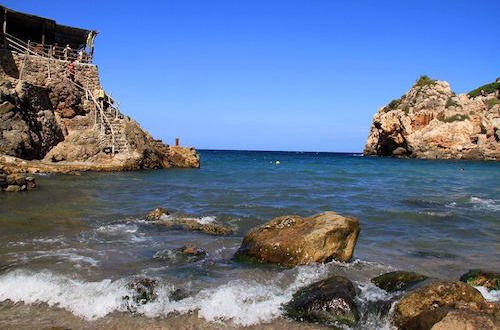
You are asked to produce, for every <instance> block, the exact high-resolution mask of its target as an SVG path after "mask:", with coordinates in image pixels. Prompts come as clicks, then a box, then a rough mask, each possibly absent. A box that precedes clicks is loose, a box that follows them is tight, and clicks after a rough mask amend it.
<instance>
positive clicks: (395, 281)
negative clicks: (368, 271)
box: [371, 271, 427, 292]
mask: <svg viewBox="0 0 500 330" xmlns="http://www.w3.org/2000/svg"><path fill="white" fill-rule="evenodd" d="M426 279H427V276H424V275H421V274H418V273H414V272H405V271H395V272H390V273H385V274H382V275H379V276H377V277H374V278H372V279H371V282H372V283H373V284H375V285H376V286H377V287H379V288H381V289H383V290H385V291H387V292H394V291H401V290H406V289H408V288H410V287H412V286H414V285H415V284H417V283H419V282H422V281H425V280H426Z"/></svg>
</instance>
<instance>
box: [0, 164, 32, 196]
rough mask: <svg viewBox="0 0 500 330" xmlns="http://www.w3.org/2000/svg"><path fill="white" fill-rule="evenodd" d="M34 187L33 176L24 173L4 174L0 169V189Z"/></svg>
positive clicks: (18, 189) (21, 189)
mask: <svg viewBox="0 0 500 330" xmlns="http://www.w3.org/2000/svg"><path fill="white" fill-rule="evenodd" d="M35 188H36V183H35V178H34V177H32V176H28V175H26V174H24V173H12V174H6V173H5V172H3V170H1V169H0V191H2V190H3V191H6V192H16V191H25V190H33V189H35Z"/></svg>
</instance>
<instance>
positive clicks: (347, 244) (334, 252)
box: [236, 212, 360, 267]
mask: <svg viewBox="0 0 500 330" xmlns="http://www.w3.org/2000/svg"><path fill="white" fill-rule="evenodd" d="M359 230H360V228H359V222H358V220H357V219H356V218H354V217H351V216H342V215H339V214H337V213H335V212H324V213H320V214H316V215H314V216H311V217H308V218H303V217H301V216H298V215H287V216H282V217H278V218H275V219H273V220H271V221H270V222H268V223H266V224H264V225H262V226H260V227H258V228H255V229H253V230H251V231H249V232H248V233H247V234H246V235H245V238H244V239H243V242H242V244H241V247H240V248H239V250H238V251H237V253H236V256H237V257H250V258H253V259H255V260H257V261H259V262H266V263H277V264H280V265H282V266H286V267H288V266H295V265H304V264H308V263H312V262H328V261H331V260H338V261H344V262H347V261H349V260H351V258H352V254H353V251H354V247H355V245H356V240H357V238H358V235H359Z"/></svg>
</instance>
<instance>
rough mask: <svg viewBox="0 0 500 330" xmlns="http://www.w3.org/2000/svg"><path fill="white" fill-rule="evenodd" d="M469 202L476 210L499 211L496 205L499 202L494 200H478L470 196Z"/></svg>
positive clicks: (499, 206)
mask: <svg viewBox="0 0 500 330" xmlns="http://www.w3.org/2000/svg"><path fill="white" fill-rule="evenodd" d="M470 202H471V203H472V204H474V206H475V207H478V208H484V209H489V210H492V211H500V205H499V204H498V202H499V200H496V199H487V198H479V197H474V196H472V197H471V198H470Z"/></svg>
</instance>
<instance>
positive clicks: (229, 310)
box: [0, 265, 327, 326]
mask: <svg viewBox="0 0 500 330" xmlns="http://www.w3.org/2000/svg"><path fill="white" fill-rule="evenodd" d="M293 271H294V272H297V273H296V274H295V280H294V281H293V282H292V283H291V284H286V283H287V282H286V281H284V279H283V276H276V277H275V278H274V279H273V280H270V281H268V282H265V283H258V282H256V281H253V280H234V281H231V282H228V283H226V284H223V285H221V286H218V287H215V288H208V289H204V290H202V291H200V292H199V293H198V294H196V295H195V296H193V297H188V298H186V299H183V300H180V301H170V300H169V298H168V296H169V295H170V293H171V292H172V290H173V287H172V286H171V285H169V284H164V285H163V286H161V287H160V288H159V290H158V299H157V300H156V301H155V302H151V303H148V304H146V305H141V306H138V308H137V312H139V313H143V314H144V315H146V316H149V317H157V316H167V315H169V314H171V313H174V312H175V313H179V314H186V313H189V312H195V311H197V313H198V316H199V317H200V318H203V319H205V320H207V321H216V322H217V321H230V322H233V323H234V324H236V325H242V326H245V325H252V324H258V323H261V322H269V321H271V320H273V319H275V318H277V317H279V316H280V315H281V309H280V307H281V305H282V304H283V303H285V302H287V301H289V300H290V299H291V298H292V295H293V293H294V292H295V291H296V290H297V289H299V288H300V287H303V286H305V285H308V284H310V283H312V282H314V281H316V280H318V279H320V278H322V277H323V276H324V275H325V274H326V272H327V266H325V265H314V266H302V267H299V268H298V269H296V270H293ZM127 283H128V280H126V279H122V280H118V281H111V280H102V281H99V282H85V281H81V280H75V279H71V278H69V277H66V276H61V275H54V274H52V273H50V272H41V273H33V272H30V271H22V270H16V271H12V272H9V273H7V274H5V275H2V276H0V301H3V300H6V299H9V300H11V301H13V302H24V303H26V304H36V303H47V304H48V305H50V306H56V307H60V308H64V309H66V310H68V311H70V312H72V313H73V314H75V315H77V316H80V317H83V318H86V319H89V320H94V319H96V318H100V317H104V316H106V315H107V314H109V313H111V312H113V311H126V305H125V304H124V302H123V297H124V296H126V295H130V294H131V292H130V290H128V289H127V287H126V284H127Z"/></svg>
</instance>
